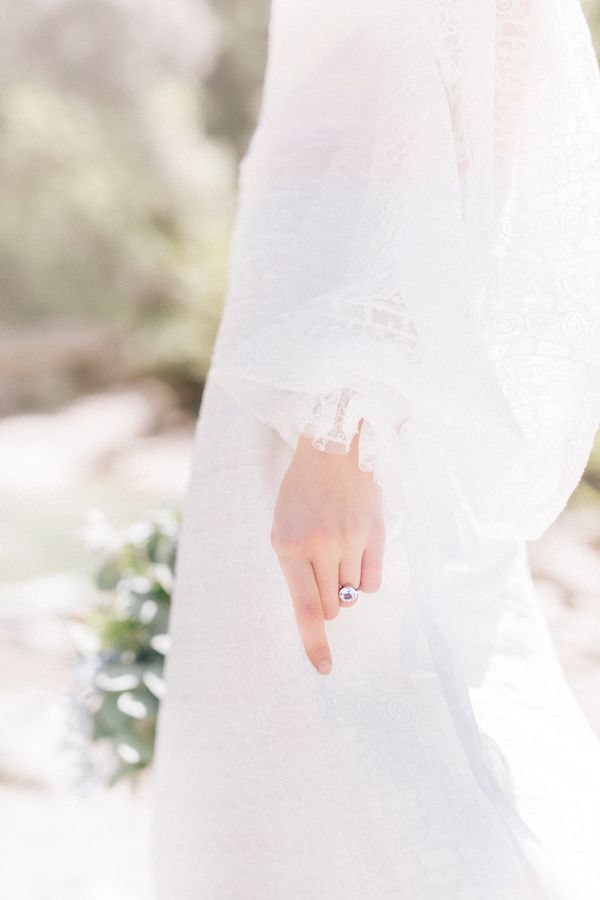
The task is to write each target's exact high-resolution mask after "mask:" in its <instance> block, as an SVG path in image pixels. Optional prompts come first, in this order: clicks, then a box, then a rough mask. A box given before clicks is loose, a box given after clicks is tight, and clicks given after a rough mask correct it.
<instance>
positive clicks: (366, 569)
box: [271, 434, 385, 675]
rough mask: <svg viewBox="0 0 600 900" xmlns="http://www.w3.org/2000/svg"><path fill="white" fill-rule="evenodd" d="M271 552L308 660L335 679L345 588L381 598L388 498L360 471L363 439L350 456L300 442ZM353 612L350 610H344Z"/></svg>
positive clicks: (284, 488) (278, 513) (278, 507)
mask: <svg viewBox="0 0 600 900" xmlns="http://www.w3.org/2000/svg"><path fill="white" fill-rule="evenodd" d="M271 544H272V546H273V548H274V550H275V552H276V554H277V557H278V559H279V563H280V565H281V568H282V570H283V574H284V575H285V578H286V581H287V583H288V587H289V590H290V595H291V597H292V601H293V603H294V610H295V613H296V619H297V622H298V628H299V631H300V635H301V637H302V640H303V643H304V646H305V648H306V653H307V655H308V658H309V659H310V661H311V662H312V664H313V665H314V666H315V668H316V669H317V671H319V672H321V674H323V675H326V674H327V673H328V672H330V671H331V652H330V649H329V644H328V641H327V635H326V632H325V619H333V618H335V616H337V615H338V613H339V611H340V599H339V594H338V591H339V587H338V585H340V584H351V585H352V586H353V587H355V588H358V587H359V586H360V590H361V591H365V592H367V593H369V592H372V591H376V590H378V588H379V586H380V584H381V570H382V559H383V549H384V544H385V531H384V526H383V510H382V497H381V490H380V488H379V486H378V485H377V484H376V483H375V482H374V480H373V476H372V474H371V473H370V472H362V471H361V470H360V469H359V468H358V434H357V435H355V437H354V440H353V441H352V444H351V447H350V449H349V451H348V453H345V454H339V455H337V454H333V453H328V452H324V451H322V450H318V449H317V448H315V447H314V446H313V445H312V442H311V440H310V439H309V438H306V437H303V436H300V437H299V439H298V446H297V448H296V451H295V453H294V456H293V458H292V461H291V463H290V465H289V467H288V470H287V472H286V474H285V476H284V479H283V481H282V483H281V487H280V489H279V496H278V498H277V503H276V505H275V511H274V516H273V527H272V530H271ZM344 605H348V604H344Z"/></svg>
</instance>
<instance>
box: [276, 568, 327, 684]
mask: <svg viewBox="0 0 600 900" xmlns="http://www.w3.org/2000/svg"><path fill="white" fill-rule="evenodd" d="M279 564H280V565H281V568H282V570H283V574H284V575H285V579H286V581H287V583H288V588H289V591H290V595H291V598H292V602H293V604H294V612H295V614H296V621H297V623H298V630H299V632H300V637H301V638H302V642H303V644H304V648H305V650H306V655H307V656H308V658H309V660H310V661H311V663H312V664H313V666H314V667H315V669H317V671H318V672H320V673H321V675H327V673H328V672H330V671H331V651H330V649H329V644H328V642H327V634H326V632H325V619H324V617H323V606H322V604H321V596H320V594H319V589H318V587H317V582H316V579H315V573H314V571H313V567H312V565H311V564H310V562H309V561H308V560H305V559H290V558H280V559H279Z"/></svg>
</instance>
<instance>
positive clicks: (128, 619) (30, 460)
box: [0, 0, 600, 900]
mask: <svg viewBox="0 0 600 900" xmlns="http://www.w3.org/2000/svg"><path fill="white" fill-rule="evenodd" d="M585 9H586V12H587V14H588V17H589V21H590V24H591V25H592V28H593V29H594V33H595V36H597V47H599V48H600V2H599V0H593V2H592V0H590V2H588V3H587V4H585ZM0 13H1V19H2V31H1V34H0V138H1V142H0V198H1V200H0V203H1V205H0V296H1V301H0V302H1V323H2V329H1V333H0V416H1V419H0V536H1V547H0V577H1V579H2V585H1V586H0V675H1V677H0V722H1V726H0V801H1V805H0V808H1V810H2V813H1V818H0V823H1V824H0V836H1V842H0V846H1V848H2V857H3V859H2V864H1V868H0V900H55V898H56V900H59V898H60V900H142V898H143V900H152V896H153V894H152V887H151V878H150V866H149V844H148V834H149V828H150V817H149V797H148V792H149V778H150V777H151V758H152V746H153V728H154V720H155V715H156V707H157V705H158V702H159V699H160V695H161V690H162V682H161V677H160V676H161V669H162V661H163V660H164V655H165V653H166V652H167V651H168V646H167V643H166V641H165V638H164V635H165V632H166V623H167V618H168V604H169V595H170V585H171V579H172V570H173V559H174V552H175V541H176V532H177V518H176V517H177V512H178V510H179V508H180V504H181V499H182V494H183V491H184V489H185V484H186V479H187V474H188V464H189V460H190V449H191V438H192V432H193V426H194V421H195V417H196V413H197V410H198V404H199V402H200V398H201V392H202V383H203V378H204V375H205V373H206V369H207V366H208V361H209V358H210V351H211V346H212V341H213V339H214V335H215V331H216V327H217V324H218V320H219V315H220V309H221V304H222V299H223V294H224V288H225V282H226V274H227V268H226V267H227V253H228V241H229V236H230V229H231V224H232V218H233V214H234V211H235V199H236V176H237V164H238V162H239V160H240V158H241V156H242V155H243V153H244V150H245V148H246V145H247V141H248V139H249V137H250V134H251V132H252V128H253V124H254V121H255V117H256V113H257V110H258V106H259V102H260V92H261V83H262V76H263V71H264V63H265V48H266V23H267V13H268V2H267V0H213V2H210V3H209V2H207V0H168V2H167V0H135V2H134V0H19V2H15V0H0ZM599 252H600V247H599ZM598 302H599V304H600V297H599V298H598ZM531 560H532V565H533V568H534V573H535V575H536V579H537V583H538V589H539V594H540V599H541V600H542V602H543V605H544V609H545V611H546V613H547V616H548V620H549V623H550V625H551V628H552V631H553V635H554V638H555V641H556V645H557V648H558V650H559V653H560V656H561V659H562V661H563V665H564V667H565V670H566V672H567V675H568V678H569V681H570V683H571V685H572V687H573V689H574V691H575V692H576V694H577V696H578V698H579V700H580V702H581V704H582V705H583V707H584V709H585V710H586V712H587V714H588V716H589V717H590V719H591V721H592V724H593V725H594V727H595V728H596V729H597V730H598V731H599V732H600V447H598V448H597V450H596V451H595V454H594V456H593V457H592V461H591V463H590V466H589V468H588V471H587V472H586V476H585V479H584V481H583V482H582V484H581V485H580V487H579V488H578V490H577V492H576V494H575V495H574V497H573V498H572V501H571V503H570V505H569V508H568V509H567V510H566V512H565V513H564V514H563V515H562V516H561V517H560V519H559V521H558V522H557V523H556V524H555V525H554V526H553V527H552V528H551V529H550V531H549V532H548V533H547V534H546V535H545V536H544V538H543V539H542V540H540V541H538V542H536V544H535V545H532V546H531ZM198 690H201V685H199V686H198ZM190 752H191V753H193V747H191V748H190ZM574 764H576V761H575V760H574ZM109 782H114V784H113V786H107V785H108V783H109ZM207 900H208V898H207Z"/></svg>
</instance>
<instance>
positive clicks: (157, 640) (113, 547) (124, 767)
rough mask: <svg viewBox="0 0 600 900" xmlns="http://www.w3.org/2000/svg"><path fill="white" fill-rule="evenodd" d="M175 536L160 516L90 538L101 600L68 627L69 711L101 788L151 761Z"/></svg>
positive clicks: (169, 519) (170, 519) (170, 518)
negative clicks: (71, 660) (72, 649)
mask: <svg viewBox="0 0 600 900" xmlns="http://www.w3.org/2000/svg"><path fill="white" fill-rule="evenodd" d="M177 529H178V520H177V518H176V517H175V516H174V515H172V514H171V513H169V512H166V511H163V512H158V513H155V514H154V515H152V516H150V517H149V519H148V520H147V521H144V522H137V523H135V524H133V525H131V526H129V527H128V528H127V529H126V530H125V531H124V533H115V532H113V531H111V530H110V529H109V528H108V527H104V528H103V529H102V531H101V537H100V538H98V533H96V538H95V543H96V548H97V550H98V551H99V553H100V557H101V561H100V563H99V565H98V567H97V570H96V576H95V581H96V585H97V587H98V588H99V589H100V591H101V592H102V593H101V594H100V596H99V599H98V602H97V604H96V605H95V606H94V607H93V608H92V610H91V612H90V614H89V617H88V618H87V619H86V620H85V621H84V622H79V623H75V624H74V627H73V635H74V637H75V640H76V643H77V645H78V647H79V659H78V663H77V668H76V671H77V673H78V678H77V688H76V701H75V706H76V709H77V725H78V728H79V730H80V733H81V735H82V736H83V737H84V739H85V740H86V743H85V748H84V749H85V750H86V752H88V753H89V756H90V758H91V766H92V769H93V770H94V774H95V775H96V777H100V778H101V779H102V780H103V781H106V782H108V783H109V784H114V783H116V782H117V781H119V780H120V779H121V778H122V777H123V776H126V775H127V776H133V775H135V774H136V773H139V772H140V771H141V770H142V769H144V768H145V767H146V766H147V765H148V764H149V763H150V762H151V760H152V757H153V753H154V740H155V732H156V717H157V712H158V706H159V701H160V698H161V697H162V696H163V693H164V681H163V667H164V660H165V655H166V653H167V649H168V634H167V632H168V623H169V610H170V604H171V589H172V585H173V572H174V566H175V555H176V541H177ZM96 532H98V529H96ZM102 594H104V595H105V596H102ZM94 751H96V752H94ZM85 768H89V766H86V767H85Z"/></svg>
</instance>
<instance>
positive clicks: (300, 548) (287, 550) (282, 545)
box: [271, 531, 306, 558]
mask: <svg viewBox="0 0 600 900" xmlns="http://www.w3.org/2000/svg"><path fill="white" fill-rule="evenodd" d="M271 546H272V547H273V549H274V550H275V551H276V552H277V554H278V555H279V556H289V557H292V558H302V557H304V556H305V555H306V541H305V539H304V536H303V535H301V534H299V533H297V532H291V531H288V532H285V531H284V532H282V531H272V532H271Z"/></svg>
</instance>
